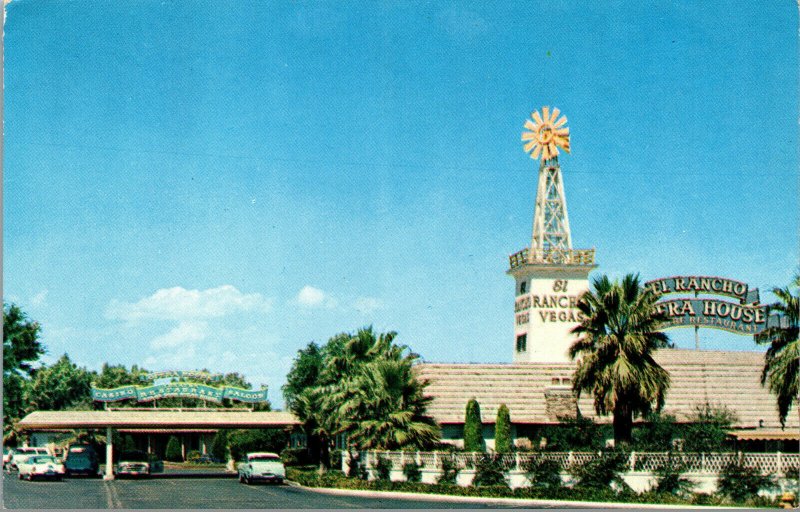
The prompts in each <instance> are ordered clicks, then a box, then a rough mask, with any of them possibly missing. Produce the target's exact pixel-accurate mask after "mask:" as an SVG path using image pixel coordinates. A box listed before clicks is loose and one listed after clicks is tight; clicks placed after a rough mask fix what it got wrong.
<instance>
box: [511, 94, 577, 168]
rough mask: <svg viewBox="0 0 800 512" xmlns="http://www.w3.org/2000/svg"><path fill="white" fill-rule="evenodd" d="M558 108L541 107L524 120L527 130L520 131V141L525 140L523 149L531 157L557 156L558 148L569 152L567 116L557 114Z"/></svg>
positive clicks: (547, 157)
mask: <svg viewBox="0 0 800 512" xmlns="http://www.w3.org/2000/svg"><path fill="white" fill-rule="evenodd" d="M560 113H561V111H560V110H558V109H557V108H555V107H553V110H552V111H550V107H542V113H541V114H539V111H538V110H537V111H535V112H533V113H531V118H530V119H526V120H525V128H526V129H527V130H528V131H524V132H522V141H523V142H527V144H525V146H523V149H524V150H525V152H526V153H530V155H531V158H533V159H534V160H537V159H538V158H539V157H540V156H541V157H542V160H549V159H551V158H555V157H556V156H558V148H561V149H563V150H564V151H566V152H567V153H569V128H568V127H567V126H564V125H566V124H567V116H561V118H560V119H559V117H558V115H559V114H560Z"/></svg>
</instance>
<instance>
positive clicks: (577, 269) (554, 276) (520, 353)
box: [508, 107, 596, 363]
mask: <svg viewBox="0 0 800 512" xmlns="http://www.w3.org/2000/svg"><path fill="white" fill-rule="evenodd" d="M560 113H561V112H560V111H559V110H558V109H557V108H553V109H552V110H550V108H549V107H542V111H541V114H540V113H539V111H536V112H533V113H532V114H531V118H530V119H527V120H526V121H525V131H524V132H523V133H522V141H523V142H525V145H524V150H525V152H526V153H529V154H530V157H531V158H532V159H534V160H537V161H539V180H538V188H537V191H536V203H535V206H534V213H533V234H532V236H531V245H530V247H528V248H525V249H523V250H521V251H519V252H517V253H515V254H512V255H511V256H510V257H509V263H510V268H509V270H508V274H509V275H511V276H512V277H514V280H515V282H516V285H515V300H514V362H515V363H518V362H519V363H522V362H564V361H569V356H568V354H567V351H568V350H569V347H570V345H571V344H572V342H573V341H574V339H575V336H574V335H573V334H572V333H571V330H572V329H573V328H574V327H575V326H576V325H577V324H578V323H579V322H580V313H579V311H578V309H577V307H576V305H577V302H578V297H579V296H580V295H581V293H583V292H584V291H586V290H587V289H588V288H589V272H591V271H592V269H593V268H595V267H596V265H595V264H594V249H573V248H572V236H571V234H570V229H569V217H568V216H567V199H566V195H565V194H564V182H563V180H562V177H561V167H560V166H559V163H558V155H559V149H563V150H564V151H565V152H567V153H569V128H568V127H567V126H566V124H567V118H566V116H561V117H559V114H560Z"/></svg>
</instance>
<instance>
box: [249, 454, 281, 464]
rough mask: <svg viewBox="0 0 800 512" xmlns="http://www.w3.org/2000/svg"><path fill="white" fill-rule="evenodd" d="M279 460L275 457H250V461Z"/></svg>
mask: <svg viewBox="0 0 800 512" xmlns="http://www.w3.org/2000/svg"><path fill="white" fill-rule="evenodd" d="M266 460H281V458H280V457H278V456H277V455H251V456H250V461H251V462H253V461H266Z"/></svg>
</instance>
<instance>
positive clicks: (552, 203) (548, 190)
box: [529, 156, 572, 263]
mask: <svg viewBox="0 0 800 512" xmlns="http://www.w3.org/2000/svg"><path fill="white" fill-rule="evenodd" d="M571 252H572V236H571V235H570V232H569V217H568V216H567V197H566V195H564V181H563V180H562V178H561V167H560V166H559V165H558V157H557V156H554V157H552V158H549V159H547V160H545V159H542V161H541V164H539V186H538V188H537V191H536V207H535V208H534V210H533V234H532V236H531V253H530V256H529V261H530V262H531V263H569V260H570V258H571Z"/></svg>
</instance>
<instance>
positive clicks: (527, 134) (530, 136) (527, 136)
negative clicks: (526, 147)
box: [521, 132, 536, 140]
mask: <svg viewBox="0 0 800 512" xmlns="http://www.w3.org/2000/svg"><path fill="white" fill-rule="evenodd" d="M521 140H536V134H535V133H533V132H522V139H521Z"/></svg>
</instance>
